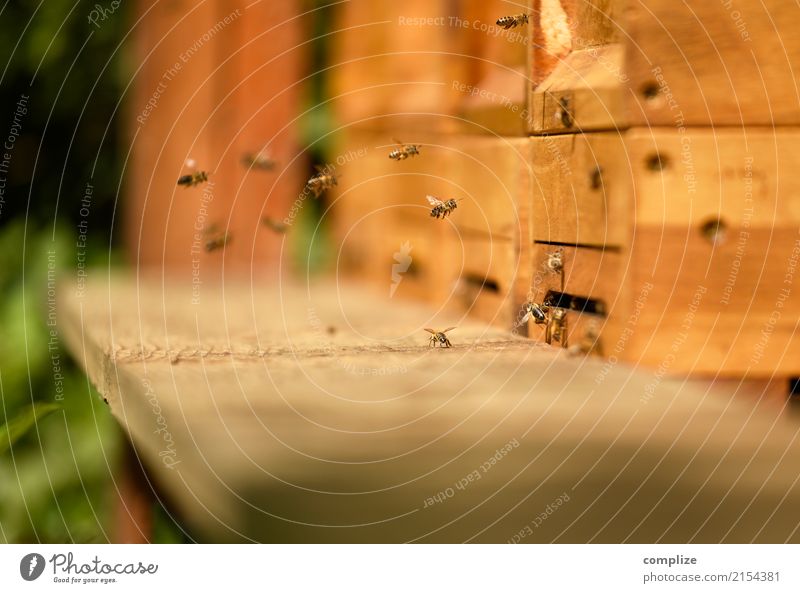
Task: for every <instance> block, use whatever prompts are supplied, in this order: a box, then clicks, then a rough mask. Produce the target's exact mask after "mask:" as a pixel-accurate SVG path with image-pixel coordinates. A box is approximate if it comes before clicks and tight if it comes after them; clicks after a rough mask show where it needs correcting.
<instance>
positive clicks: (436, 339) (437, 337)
mask: <svg viewBox="0 0 800 593" xmlns="http://www.w3.org/2000/svg"><path fill="white" fill-rule="evenodd" d="M454 329H455V327H448V328H447V329H446V330H443V331H436V330H435V329H431V328H429V327H426V328H425V331H426V332H428V333H429V334H432V335H431V339H430V340H429V342H430V346H431V347H432V348H436V345H437V344H438V345H439V347H440V348H450V347H452V346H453V345H452V344H451V343H450V340H448V339H447V336H446V335H445V334H446V333H447V332H449V331H451V330H454Z"/></svg>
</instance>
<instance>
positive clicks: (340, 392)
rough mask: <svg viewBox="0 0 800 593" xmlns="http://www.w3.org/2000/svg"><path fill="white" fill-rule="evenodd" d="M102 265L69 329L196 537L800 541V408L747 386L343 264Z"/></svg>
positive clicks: (65, 306) (67, 308)
mask: <svg viewBox="0 0 800 593" xmlns="http://www.w3.org/2000/svg"><path fill="white" fill-rule="evenodd" d="M90 278H91V279H92V280H93V282H91V283H90V285H89V287H88V288H87V291H86V293H85V295H84V296H83V297H81V298H78V297H76V296H75V293H74V292H72V291H70V290H69V289H68V287H65V290H64V291H62V292H61V295H62V298H61V301H60V303H59V314H60V317H59V323H60V328H61V331H62V333H63V335H64V338H65V340H66V342H67V343H68V345H69V347H70V349H71V351H72V352H73V354H74V355H75V356H76V357H77V358H78V359H79V360H81V361H82V364H83V365H84V366H85V367H86V369H87V371H88V374H89V377H90V378H91V380H92V382H93V383H94V384H95V385H96V386H97V387H98V389H99V390H100V392H101V393H102V395H103V396H104V397H106V398H107V399H108V403H109V406H110V411H111V413H112V414H113V415H114V416H115V417H116V418H117V419H118V421H119V422H120V424H121V425H122V426H123V427H124V429H125V430H126V431H127V432H128V433H129V434H130V436H131V438H132V440H133V442H134V444H135V445H136V448H137V450H138V451H139V452H140V454H141V455H142V459H143V462H144V464H145V466H146V467H147V468H148V470H149V472H150V474H151V476H152V477H153V478H154V480H155V482H156V483H157V484H158V485H159V487H160V488H161V489H162V490H163V492H164V493H165V494H166V495H167V498H168V499H169V500H171V501H172V504H173V505H174V507H176V508H177V509H178V510H179V511H180V513H181V515H182V516H183V517H185V519H186V521H187V523H188V525H189V526H190V529H191V531H192V533H193V534H194V535H195V537H198V538H200V539H202V540H205V541H271V542H277V541H281V542H300V541H306V542H307V541H314V542H333V541H339V542H342V541H350V542H367V541H370V542H372V541H385V542H400V541H420V542H443V541H451V542H456V541H473V542H505V541H523V542H551V541H557V542H587V541H593V542H621V541H630V542H655V541H661V542H688V541H694V542H719V541H724V542H749V541H758V542H766V541H770V542H783V541H787V540H789V541H795V542H797V541H800V534H799V533H798V525H800V506H798V505H797V504H796V501H797V496H798V493H799V490H800V488H799V487H798V478H800V460H798V458H797V456H796V455H795V454H794V453H795V450H796V448H797V447H796V437H797V434H798V422H797V418H796V417H795V416H793V415H790V414H788V411H787V410H786V409H784V408H783V406H782V405H776V404H775V400H774V398H771V397H769V398H768V397H765V396H764V393H759V392H758V391H757V390H754V389H753V388H752V385H749V386H742V385H741V384H739V383H736V382H733V383H731V382H728V383H726V384H724V385H723V386H721V387H714V386H713V385H712V386H709V385H708V384H690V383H686V382H685V381H683V380H679V379H678V380H676V379H668V378H666V377H659V376H657V375H655V374H653V373H647V372H642V371H639V370H636V369H633V368H631V367H626V366H624V365H622V364H612V363H610V362H603V361H601V360H594V359H585V358H573V357H569V356H567V354H566V353H565V352H563V351H560V350H556V349H550V348H547V347H545V346H541V345H538V344H536V343H534V342H531V341H528V340H524V339H521V338H518V337H515V336H513V335H511V334H509V333H505V332H502V331H498V330H496V329H493V328H491V327H489V326H486V325H483V324H480V323H476V322H470V321H467V320H465V319H463V318H459V317H454V316H450V315H447V314H444V313H441V312H439V311H437V310H436V309H434V308H431V307H427V306H421V305H420V306H414V305H408V304H399V303H393V304H392V305H391V306H386V304H385V302H383V301H382V300H381V298H380V297H379V295H377V294H376V293H374V292H370V291H369V290H367V289H359V288H358V287H354V286H353V285H345V284H342V283H340V282H335V281H324V282H323V281H321V282H319V283H313V284H308V285H305V284H294V285H293V284H289V283H279V284H275V285H272V286H248V285H240V286H237V285H232V284H228V285H225V286H219V287H215V286H213V284H211V283H207V284H204V285H203V286H202V289H201V291H200V293H199V295H196V294H195V295H193V294H192V290H193V289H192V287H191V286H186V285H181V284H170V283H168V282H167V283H165V282H164V281H163V280H162V279H161V278H160V277H156V278H146V277H139V278H136V277H124V276H113V277H110V278H105V279H103V278H102V273H101V272H100V271H99V270H98V271H96V272H94V273H92V274H91V275H90ZM193 296H194V297H198V296H199V298H195V303H196V304H193V300H192V299H193ZM447 326H458V327H457V329H455V330H453V331H452V332H450V334H449V335H450V338H451V340H452V342H453V348H451V349H439V348H437V349H432V348H429V347H428V343H427V339H428V337H429V336H428V334H427V333H426V332H424V331H423V328H424V327H434V328H443V327H447ZM739 391H742V394H739ZM754 392H755V394H754ZM737 395H738V397H737Z"/></svg>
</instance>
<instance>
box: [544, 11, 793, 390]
mask: <svg viewBox="0 0 800 593" xmlns="http://www.w3.org/2000/svg"><path fill="white" fill-rule="evenodd" d="M538 4H539V9H540V10H539V11H538V12H537V17H536V18H535V21H536V22H535V23H534V24H533V27H531V35H532V36H533V37H534V38H537V39H548V38H554V37H555V36H556V33H557V26H556V25H554V22H556V21H557V19H555V17H554V16H553V14H554V10H553V3H552V2H547V1H546V0H541V2H540V3H538ZM556 4H558V5H559V6H560V7H562V8H563V12H562V13H561V17H562V18H565V19H567V20H568V22H569V24H570V31H571V34H572V38H573V43H572V44H571V47H564V46H559V45H558V44H553V43H551V44H550V45H549V46H548V44H547V43H542V44H541V47H539V48H537V49H536V51H535V52H534V53H533V59H532V72H533V77H532V78H533V79H534V82H533V83H532V85H531V89H530V93H529V101H530V109H531V114H532V117H531V132H532V134H534V140H533V142H534V145H533V160H534V166H535V172H536V180H537V182H536V183H535V184H534V195H533V210H534V213H535V214H534V218H533V235H534V237H533V238H534V255H533V261H534V273H533V278H534V283H533V293H534V299H538V300H546V299H547V295H548V294H550V299H551V300H552V299H554V298H555V296H558V297H561V295H558V294H557V293H566V294H567V295H568V298H567V299H563V298H562V299H561V300H560V301H559V302H560V304H565V305H568V304H569V302H570V298H571V297H573V296H575V297H578V298H576V299H572V301H574V303H575V304H577V305H578V306H574V307H573V308H575V309H581V308H582V307H583V306H584V305H585V303H586V302H587V299H589V305H590V308H592V307H594V306H595V305H596V304H598V303H599V304H600V305H601V306H600V310H601V312H602V313H604V314H603V315H590V314H587V313H585V312H583V313H581V312H577V311H575V312H570V313H569V314H568V315H567V317H568V321H567V323H568V332H567V334H568V336H569V340H570V341H571V342H572V343H574V344H577V343H581V341H584V342H585V341H586V340H587V336H586V333H587V323H588V322H591V323H592V324H593V325H595V326H596V327H599V328H601V329H602V332H600V335H601V337H600V344H599V346H600V350H602V352H603V353H604V354H605V355H606V356H607V357H609V358H610V359H611V360H615V359H620V360H628V361H631V362H637V363H643V364H646V365H648V366H651V367H653V368H657V369H660V370H661V371H662V372H664V373H667V372H676V373H687V372H691V373H698V374H708V375H716V374H720V375H733V376H741V375H749V376H761V377H770V376H773V375H779V376H780V375H783V376H794V375H797V374H798V373H799V372H800V356H798V355H800V339H798V337H797V336H795V332H796V329H797V328H796V326H797V320H798V316H800V299H799V298H798V296H797V288H798V287H797V284H796V280H795V274H796V266H797V262H798V255H800V242H799V241H800V235H799V234H798V229H799V228H800V224H798V222H800V202H798V199H797V196H796V194H795V191H796V190H795V185H796V182H795V181H794V180H793V172H794V170H795V169H796V165H797V164H798V161H800V159H799V158H798V156H796V153H797V150H796V148H795V147H796V146H797V140H798V135H797V129H796V128H795V127H793V126H796V125H797V123H798V120H800V105H799V104H798V95H797V91H796V87H795V81H794V75H793V68H794V67H795V66H796V65H797V63H798V61H799V60H800V42H798V40H797V38H796V36H795V35H794V34H793V31H794V30H795V29H796V25H797V24H798V23H799V22H800V10H798V8H797V7H796V6H794V7H791V6H789V3H784V2H779V1H775V0H770V1H766V2H760V1H746V2H745V1H737V2H735V3H728V2H713V3H702V4H700V5H692V6H689V5H687V4H683V3H678V4H676V3H674V2H667V1H665V0H634V1H631V2H622V1H608V0H605V1H601V0H591V1H590V0H574V1H573V0H562V2H561V3H558V2H556ZM555 12H557V11H555ZM554 26H556V30H555V31H554V30H553V27H554ZM567 45H569V44H567ZM548 47H549V50H550V51H548ZM554 252H563V258H564V270H563V279H562V275H561V274H560V273H559V274H554V273H553V272H552V271H550V270H548V268H547V262H548V261H549V258H550V255H551V254H552V253H554ZM593 310H595V309H593ZM538 331H540V332H541V331H542V330H538ZM592 333H596V332H589V338H591V335H592ZM536 335H537V334H534V336H536Z"/></svg>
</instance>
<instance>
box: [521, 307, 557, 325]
mask: <svg viewBox="0 0 800 593" xmlns="http://www.w3.org/2000/svg"><path fill="white" fill-rule="evenodd" d="M523 310H524V311H525V315H523V317H522V319H520V320H519V323H518V324H517V327H519V326H520V325H522V324H524V323H527V322H528V320H529V319H533V322H534V323H536V324H537V325H541V324H543V323H546V322H547V312H548V311H549V310H550V307H548V306H547V305H538V304H536V303H527V304H526V305H525V307H524V309H523Z"/></svg>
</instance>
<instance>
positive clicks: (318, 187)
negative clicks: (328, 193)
mask: <svg viewBox="0 0 800 593" xmlns="http://www.w3.org/2000/svg"><path fill="white" fill-rule="evenodd" d="M315 169H316V170H317V172H316V173H315V174H314V175H312V176H311V179H309V180H308V181H307V182H306V191H310V192H311V193H312V194H314V197H315V198H318V197H320V196H321V195H322V194H323V192H324V191H325V190H328V189H330V188H332V187H333V186H334V185H338V183H337V182H336V176H335V175H334V174H333V173H329V172H328V171H329V170H330V169H331V167H320V166H319V165H316V166H315Z"/></svg>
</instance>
